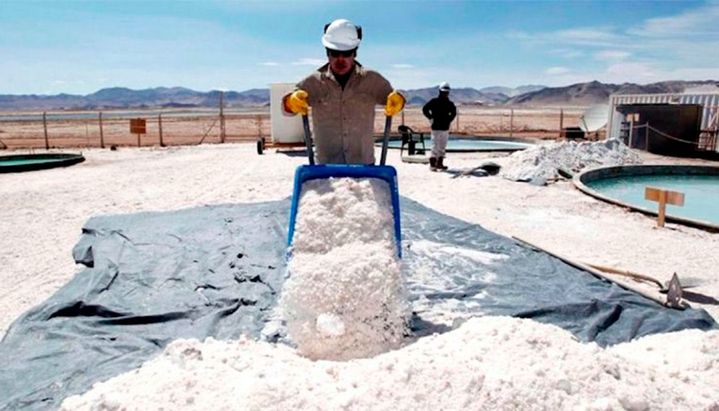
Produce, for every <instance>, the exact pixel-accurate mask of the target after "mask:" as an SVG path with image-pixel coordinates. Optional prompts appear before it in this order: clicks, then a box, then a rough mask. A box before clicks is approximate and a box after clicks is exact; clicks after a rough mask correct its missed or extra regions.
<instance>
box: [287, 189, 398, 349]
mask: <svg viewBox="0 0 719 411" xmlns="http://www.w3.org/2000/svg"><path fill="white" fill-rule="evenodd" d="M396 247H397V244H396V241H395V237H394V217H393V214H392V200H391V196H390V190H389V185H388V184H387V182H385V181H383V180H379V179H375V178H364V179H352V178H330V179H318V180H310V181H308V182H305V183H304V184H303V186H302V195H301V197H300V201H299V206H298V211H297V217H296V223H295V234H294V238H293V243H292V250H291V253H292V257H291V259H290V261H289V262H288V273H289V278H288V279H287V281H286V282H285V284H284V286H283V289H282V296H281V299H280V302H279V307H280V311H281V316H282V317H283V318H284V320H285V321H286V325H287V334H288V336H289V337H290V339H291V340H292V341H293V342H294V343H295V344H297V348H298V350H299V352H300V353H302V354H303V355H306V356H307V357H309V358H312V359H332V360H346V359H350V358H359V357H367V356H372V355H376V354H378V353H381V352H385V351H388V350H390V349H394V348H397V347H398V346H399V344H400V343H401V342H402V339H403V336H404V335H406V334H407V319H408V315H409V304H408V302H407V296H406V291H405V288H404V281H403V278H402V276H401V273H400V262H399V259H398V258H397V254H396V253H397V248H396Z"/></svg>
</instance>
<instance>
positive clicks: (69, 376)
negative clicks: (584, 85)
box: [0, 198, 716, 409]
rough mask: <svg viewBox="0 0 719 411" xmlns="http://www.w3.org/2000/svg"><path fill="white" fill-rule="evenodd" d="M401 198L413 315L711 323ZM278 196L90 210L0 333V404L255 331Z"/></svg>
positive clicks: (628, 334)
mask: <svg viewBox="0 0 719 411" xmlns="http://www.w3.org/2000/svg"><path fill="white" fill-rule="evenodd" d="M401 203H402V230H403V245H404V247H405V249H404V262H405V264H406V271H407V272H406V274H407V276H408V284H409V290H410V292H411V298H412V299H413V300H415V301H417V300H418V299H420V298H421V301H422V303H423V307H424V308H423V309H424V310H425V312H427V310H430V311H431V310H432V307H433V306H436V307H440V306H442V303H443V302H446V301H448V300H450V299H456V300H459V302H460V304H459V305H458V304H453V305H450V306H452V307H455V308H454V309H456V310H461V311H462V314H463V316H465V317H466V316H468V315H511V316H517V317H524V318H533V319H535V320H537V321H541V322H545V323H552V324H556V325H557V326H559V327H562V328H564V329H567V330H569V331H571V332H572V333H574V334H575V335H576V336H577V337H578V338H579V339H580V340H582V341H596V342H597V343H598V344H600V345H608V344H614V343H618V342H624V341H629V340H631V339H632V338H634V337H637V336H642V335H647V334H652V333H658V332H668V331H674V330H681V329H685V328H699V329H711V328H715V327H716V324H715V323H714V321H713V320H712V319H711V317H710V316H709V315H708V314H707V313H706V312H704V311H702V310H691V309H690V310H685V311H676V310H671V309H665V308H663V307H661V306H659V305H658V304H656V303H654V302H652V301H649V300H647V299H645V298H643V297H640V296H638V295H636V294H633V293H631V292H628V291H625V290H623V289H621V288H619V287H617V286H615V285H612V284H610V283H608V282H606V281H602V280H599V279H596V278H595V277H593V276H592V275H590V274H588V273H586V272H584V271H581V270H578V269H576V268H573V267H571V266H569V265H567V264H565V263H563V262H562V261H560V260H557V259H556V258H553V257H551V256H549V255H547V254H546V253H542V252H537V251H534V250H532V249H529V248H527V247H525V246H522V245H520V244H517V243H515V242H514V241H513V240H511V239H508V238H505V237H501V236H499V235H497V234H494V233H492V232H489V231H487V230H485V229H483V228H482V227H480V226H478V225H473V224H468V223H466V222H463V221H461V220H457V219H455V218H452V217H449V216H446V215H442V214H439V213H437V212H435V211H433V210H431V209H428V208H426V207H424V206H422V205H420V204H418V203H416V202H413V201H411V200H409V199H406V198H403V199H402V201H401ZM289 204H290V202H289V201H288V200H285V201H277V202H268V203H258V204H240V205H225V206H213V207H202V208H194V209H188V210H181V211H174V212H164V213H140V214H132V215H119V216H101V217H94V218H92V219H90V220H89V221H88V222H87V224H86V225H85V227H84V229H83V235H82V238H81V240H80V242H79V243H78V244H77V246H76V247H75V250H74V256H75V259H76V261H78V262H81V263H83V264H85V265H86V266H88V268H87V269H85V270H84V271H82V272H80V273H78V274H77V275H76V276H75V277H74V278H73V279H72V280H71V281H70V282H69V283H68V284H67V285H65V286H64V287H63V288H62V289H60V290H59V291H58V292H57V293H55V295H53V296H52V297H51V298H50V299H49V300H47V301H45V302H44V303H42V304H41V305H39V306H38V307H35V308H33V309H32V310H30V311H29V312H27V313H25V314H24V315H23V316H21V317H20V318H19V319H18V320H16V321H15V323H13V325H12V326H11V327H10V329H9V330H8V332H7V335H6V336H5V338H4V339H3V341H2V343H0V409H18V408H23V409H26V408H27V409H46V408H48V409H53V408H57V407H58V406H59V405H60V403H61V402H62V400H63V399H64V398H65V397H67V396H69V395H72V394H78V393H82V392H85V391H87V390H88V389H89V388H90V387H91V385H92V384H93V383H94V382H97V381H102V380H106V379H108V378H110V377H112V376H115V375H117V374H120V373H122V372H125V371H128V370H130V369H133V368H136V367H138V366H139V365H140V364H141V363H143V362H144V361H146V360H148V359H149V358H151V357H152V356H153V355H155V354H157V353H158V352H160V351H161V350H162V349H163V347H165V345H166V344H167V343H169V342H170V341H171V340H174V339H177V338H182V337H184V338H187V337H195V338H199V339H204V338H205V337H208V336H212V337H215V338H218V339H232V338H237V337H239V336H240V335H241V334H247V335H250V336H253V337H255V338H259V337H260V330H261V329H262V327H263V325H264V323H265V322H266V321H268V317H269V316H270V313H271V311H272V308H273V307H274V305H275V303H276V301H277V295H278V291H279V290H281V287H282V282H283V279H284V270H285V261H284V259H285V251H286V250H285V241H286V233H287V216H288V214H289ZM498 254H501V255H503V256H504V257H502V258H493V257H492V256H496V255H498ZM478 256H479V257H478ZM488 256H489V257H488ZM420 273H421V274H420ZM488 273H490V274H491V275H488ZM327 280H328V281H331V280H332V279H331V278H328V279H327ZM422 316H423V312H419V313H418V314H416V315H415V316H414V318H413V320H412V325H413V331H414V332H415V334H416V335H423V334H426V333H428V332H432V331H441V330H443V327H441V326H439V325H437V324H432V323H431V322H429V321H427V320H426V318H425V319H423V318H422ZM444 329H446V327H445V328H444Z"/></svg>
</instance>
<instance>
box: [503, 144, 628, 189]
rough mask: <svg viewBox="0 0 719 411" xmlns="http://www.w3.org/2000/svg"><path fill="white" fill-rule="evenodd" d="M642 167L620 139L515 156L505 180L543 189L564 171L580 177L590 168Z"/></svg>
mask: <svg viewBox="0 0 719 411" xmlns="http://www.w3.org/2000/svg"><path fill="white" fill-rule="evenodd" d="M639 163H641V159H640V158H639V155H638V154H637V153H635V152H634V151H632V150H631V149H630V148H629V147H627V146H626V145H625V144H624V143H622V142H621V141H620V140H618V139H607V140H603V141H595V142H582V143H576V142H574V141H570V142H553V143H547V144H538V145H536V146H534V147H530V148H528V149H526V150H522V151H517V152H515V153H514V154H512V155H511V156H509V157H508V158H507V159H506V161H505V162H504V165H503V166H502V171H501V176H503V177H504V178H507V179H509V180H514V181H526V182H531V183H533V184H539V185H543V184H545V183H547V182H548V181H551V180H553V179H556V178H557V177H558V170H559V169H560V168H561V169H564V170H567V171H570V172H573V173H577V172H580V171H582V170H584V169H586V168H593V167H599V166H620V165H625V164H639Z"/></svg>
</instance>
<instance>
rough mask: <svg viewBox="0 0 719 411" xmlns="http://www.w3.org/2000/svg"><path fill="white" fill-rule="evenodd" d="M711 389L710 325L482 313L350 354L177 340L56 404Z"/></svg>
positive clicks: (568, 398)
mask: <svg viewBox="0 0 719 411" xmlns="http://www.w3.org/2000/svg"><path fill="white" fill-rule="evenodd" d="M672 341H681V344H677V345H675V344H672V343H671V342H672ZM717 387H719V331H717V330H712V331H709V332H703V331H699V330H685V331H680V332H676V333H671V334H657V335H651V336H648V337H644V338H641V339H638V340H635V341H632V342H629V343H624V344H619V345H616V346H614V347H611V348H608V349H602V348H600V347H598V346H597V345H596V344H594V343H590V344H584V343H580V342H578V341H577V340H576V339H575V338H574V337H573V336H572V335H571V334H570V333H569V332H567V331H565V330H562V329H560V328H558V327H556V326H554V325H548V324H541V323H538V322H535V321H532V320H527V319H517V318H510V317H483V318H474V319H470V320H468V321H467V322H466V323H464V324H463V325H461V326H460V327H459V328H458V329H455V330H453V331H450V332H447V333H445V334H442V335H432V336H428V337H424V338H421V339H419V340H418V341H417V342H416V343H414V344H411V345H408V346H405V347H403V348H402V349H400V350H396V351H391V352H387V353H384V354H381V355H378V356H376V357H374V358H368V359H356V360H351V361H347V362H333V361H311V360H309V359H307V358H305V357H302V356H299V355H297V352H296V351H295V350H293V349H292V348H291V347H288V346H286V345H283V344H271V343H267V342H257V341H252V340H248V339H241V340H238V341H227V342H223V341H216V340H213V339H207V340H206V341H205V342H204V343H200V342H198V341H197V340H178V341H175V342H173V343H171V344H170V345H169V346H168V347H167V348H166V350H165V351H164V353H163V354H162V355H160V356H158V357H156V358H155V359H153V360H151V361H149V362H147V363H145V364H144V365H143V366H142V368H139V369H137V370H134V371H131V372H128V373H125V374H123V375H120V376H118V377H115V378H113V379H111V380H109V381H107V382H104V383H99V384H95V386H94V387H93V389H92V390H91V391H89V392H88V393H86V394H84V395H82V396H74V397H69V398H67V399H66V400H65V401H64V402H63V404H62V409H63V410H99V409H113V410H114V409H118V410H119V409H121V410H159V409H165V410H168V409H171V410H202V411H204V410H214V409H223V410H231V409H237V410H259V409H262V410H265V409H266V410H288V409H362V410H364V409H373V410H391V411H398V410H415V409H452V410H459V409H512V410H515V409H518V410H536V409H545V410H550V409H573V410H574V409H582V410H614V409H616V410H620V409H625V410H648V409H652V410H715V409H717V408H718V407H719V392H718V391H717V389H716V388H717Z"/></svg>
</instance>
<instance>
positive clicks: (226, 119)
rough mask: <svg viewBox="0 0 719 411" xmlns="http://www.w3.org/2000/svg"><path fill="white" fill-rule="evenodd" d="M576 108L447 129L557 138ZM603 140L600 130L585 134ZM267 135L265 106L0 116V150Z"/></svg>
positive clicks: (483, 116)
mask: <svg viewBox="0 0 719 411" xmlns="http://www.w3.org/2000/svg"><path fill="white" fill-rule="evenodd" d="M581 113H582V109H581V108H569V109H563V108H557V109H506V108H476V107H465V106H459V107H458V115H457V118H456V119H455V121H454V122H453V124H452V129H451V132H452V133H456V134H466V135H492V136H503V137H534V138H547V139H551V138H561V137H562V136H566V134H563V131H566V129H571V128H576V127H577V125H578V123H579V117H580V115H581ZM134 118H142V119H144V120H145V124H146V128H145V133H144V134H133V133H131V131H130V119H134ZM393 124H394V126H393V132H396V129H397V126H399V125H400V124H406V125H408V126H410V127H411V128H413V129H414V130H415V131H418V132H426V133H429V132H430V124H429V122H428V121H427V119H426V118H424V116H423V115H422V111H421V108H419V107H408V108H407V109H405V110H404V111H403V112H402V113H401V114H400V115H398V116H397V117H396V118H395V119H394V123H393ZM383 130H384V116H383V115H382V112H381V110H378V113H377V116H376V122H375V133H377V134H381V133H382V132H383ZM590 137H592V138H602V137H603V135H602V134H595V135H593V136H590ZM258 138H265V139H268V140H269V139H271V126H270V114H269V107H260V108H256V109H253V110H249V111H248V110H245V111H243V112H231V111H228V110H227V109H226V110H225V112H223V113H222V114H220V113H219V112H218V110H206V111H199V110H198V111H197V112H188V111H156V110H154V111H153V110H146V111H133V112H117V111H105V112H98V111H84V112H45V113H20V114H17V113H7V114H0V149H3V148H9V149H19V148H63V147H112V146H169V145H195V144H217V143H234V142H254V141H256V140H257V139H258Z"/></svg>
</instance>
